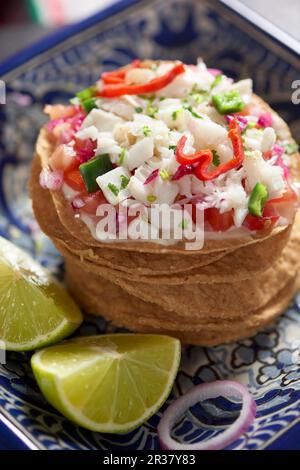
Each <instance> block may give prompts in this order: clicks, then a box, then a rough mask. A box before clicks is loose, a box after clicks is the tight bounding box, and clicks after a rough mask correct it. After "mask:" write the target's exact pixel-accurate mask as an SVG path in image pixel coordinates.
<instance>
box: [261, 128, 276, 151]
mask: <svg viewBox="0 0 300 470" xmlns="http://www.w3.org/2000/svg"><path fill="white" fill-rule="evenodd" d="M276 138H277V137H276V133H275V131H274V129H273V128H272V127H266V129H265V130H264V131H263V135H262V140H261V151H262V152H269V151H271V150H272V148H273V147H274V144H275V143H276Z"/></svg>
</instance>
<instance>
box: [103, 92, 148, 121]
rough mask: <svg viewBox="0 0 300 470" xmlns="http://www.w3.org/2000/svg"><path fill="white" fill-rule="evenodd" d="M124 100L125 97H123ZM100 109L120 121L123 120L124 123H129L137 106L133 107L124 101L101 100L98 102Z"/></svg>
mask: <svg viewBox="0 0 300 470" xmlns="http://www.w3.org/2000/svg"><path fill="white" fill-rule="evenodd" d="M124 98H125V97H124ZM98 106H99V107H100V108H101V109H103V110H104V111H108V112H110V113H113V114H116V115H117V116H119V117H120V118H122V119H125V120H126V121H131V120H132V118H133V115H134V113H135V108H136V107H137V106H139V105H138V104H137V105H135V106H134V105H133V104H131V103H128V102H127V101H126V100H125V99H123V98H122V99H118V100H117V99H115V100H113V99H105V100H104V99H103V100H99V105H98Z"/></svg>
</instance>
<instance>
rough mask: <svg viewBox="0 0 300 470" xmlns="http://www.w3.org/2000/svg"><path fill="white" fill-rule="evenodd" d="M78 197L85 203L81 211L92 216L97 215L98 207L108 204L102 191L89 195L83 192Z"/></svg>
mask: <svg viewBox="0 0 300 470" xmlns="http://www.w3.org/2000/svg"><path fill="white" fill-rule="evenodd" d="M78 197H79V198H80V199H82V200H83V202H84V206H83V207H82V208H81V210H82V211H84V212H87V213H88V214H92V215H95V214H96V211H97V207H98V206H100V205H101V204H107V200H106V198H105V196H104V194H103V192H102V191H100V190H99V191H97V192H96V193H88V192H87V191H83V192H82V193H80V194H79V196H78Z"/></svg>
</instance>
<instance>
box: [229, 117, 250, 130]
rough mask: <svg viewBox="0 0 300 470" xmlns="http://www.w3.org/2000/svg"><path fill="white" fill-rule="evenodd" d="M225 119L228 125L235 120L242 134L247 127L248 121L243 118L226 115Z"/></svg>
mask: <svg viewBox="0 0 300 470" xmlns="http://www.w3.org/2000/svg"><path fill="white" fill-rule="evenodd" d="M225 119H226V121H227V122H228V123H229V124H230V123H231V121H232V120H233V119H237V121H238V123H239V126H240V129H241V132H243V131H244V130H245V129H246V127H247V126H248V119H247V118H246V117H245V116H233V115H232V114H227V115H226V116H225Z"/></svg>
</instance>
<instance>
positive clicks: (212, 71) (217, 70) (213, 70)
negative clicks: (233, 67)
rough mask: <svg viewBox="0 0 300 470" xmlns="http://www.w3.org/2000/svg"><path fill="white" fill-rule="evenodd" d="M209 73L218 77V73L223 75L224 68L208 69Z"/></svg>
mask: <svg viewBox="0 0 300 470" xmlns="http://www.w3.org/2000/svg"><path fill="white" fill-rule="evenodd" d="M207 70H208V72H209V73H211V74H212V75H213V76H214V77H216V76H217V75H221V74H222V70H219V69H207Z"/></svg>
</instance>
